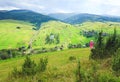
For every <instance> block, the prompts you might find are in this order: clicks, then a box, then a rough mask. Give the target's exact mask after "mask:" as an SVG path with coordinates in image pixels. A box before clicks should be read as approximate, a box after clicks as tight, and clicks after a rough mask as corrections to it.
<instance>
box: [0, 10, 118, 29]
mask: <svg viewBox="0 0 120 82" xmlns="http://www.w3.org/2000/svg"><path fill="white" fill-rule="evenodd" d="M4 19H13V20H20V21H26V22H30V23H33V24H34V25H35V26H36V27H37V29H39V27H40V25H41V24H42V23H43V22H48V21H51V20H55V21H62V22H65V23H69V24H80V23H83V22H88V21H91V22H107V21H109V22H120V17H115V16H102V15H95V14H87V13H82V14H75V13H53V14H48V15H43V14H41V13H36V12H33V11H30V10H11V11H7V10H2V11H0V20H4Z"/></svg>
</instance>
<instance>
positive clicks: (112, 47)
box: [91, 29, 120, 59]
mask: <svg viewBox="0 0 120 82" xmlns="http://www.w3.org/2000/svg"><path fill="white" fill-rule="evenodd" d="M119 46H120V41H119V39H118V37H117V34H116V29H115V30H114V34H113V35H111V36H109V38H108V39H107V41H106V42H105V41H104V38H103V36H102V32H100V33H99V36H98V40H97V42H96V44H95V48H94V49H92V50H91V52H92V53H91V58H93V59H96V58H100V59H103V58H108V57H112V56H113V55H114V53H115V52H116V51H117V50H118V48H119Z"/></svg>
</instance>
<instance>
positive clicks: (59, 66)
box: [0, 48, 90, 82]
mask: <svg viewBox="0 0 120 82" xmlns="http://www.w3.org/2000/svg"><path fill="white" fill-rule="evenodd" d="M89 54H90V50H89V49H88V48H84V49H71V50H64V51H57V52H49V53H43V54H37V55H31V56H30V57H31V59H32V60H34V61H35V62H38V61H39V59H40V58H41V57H45V56H47V57H48V69H47V70H46V71H47V72H46V75H47V76H46V78H47V82H68V81H69V82H74V81H75V75H74V72H75V69H76V62H75V61H74V62H72V61H69V57H70V56H75V57H76V58H77V59H80V60H81V61H82V60H83V61H84V60H88V58H89ZM24 59H25V57H20V58H13V59H8V60H4V61H0V82H2V81H3V82H5V81H6V80H5V79H6V78H7V77H8V75H9V73H10V72H11V71H12V70H13V68H14V67H17V68H18V69H20V68H21V66H22V64H23V62H24ZM53 77H54V78H53ZM17 82H26V81H24V80H19V81H17Z"/></svg>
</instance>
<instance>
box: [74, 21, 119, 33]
mask: <svg viewBox="0 0 120 82" xmlns="http://www.w3.org/2000/svg"><path fill="white" fill-rule="evenodd" d="M76 26H77V27H78V28H80V29H81V30H86V31H89V30H95V31H98V32H99V31H101V30H102V31H103V32H106V33H113V29H114V28H116V29H117V32H118V33H120V23H119V22H84V23H82V24H77V25H76Z"/></svg>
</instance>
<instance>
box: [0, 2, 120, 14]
mask: <svg viewBox="0 0 120 82" xmlns="http://www.w3.org/2000/svg"><path fill="white" fill-rule="evenodd" d="M14 9H27V10H32V11H35V12H39V13H43V14H49V13H90V14H98V15H113V16H120V0H0V10H14Z"/></svg>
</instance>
